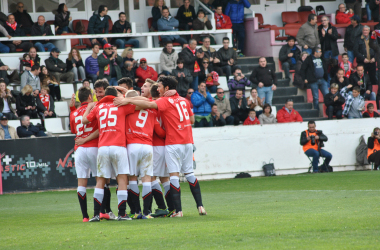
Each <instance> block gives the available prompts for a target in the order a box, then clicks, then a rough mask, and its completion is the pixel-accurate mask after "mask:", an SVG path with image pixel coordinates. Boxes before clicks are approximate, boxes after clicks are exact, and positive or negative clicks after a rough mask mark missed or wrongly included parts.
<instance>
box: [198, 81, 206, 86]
mask: <svg viewBox="0 0 380 250" xmlns="http://www.w3.org/2000/svg"><path fill="white" fill-rule="evenodd" d="M202 83H204V84H206V83H205V82H204V81H203V82H202V81H201V82H199V83H198V86H200V85H201V84H202Z"/></svg>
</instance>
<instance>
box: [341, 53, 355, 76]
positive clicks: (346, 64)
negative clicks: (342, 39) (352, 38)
mask: <svg viewBox="0 0 380 250" xmlns="http://www.w3.org/2000/svg"><path fill="white" fill-rule="evenodd" d="M339 67H340V68H341V69H343V74H344V76H345V77H347V78H350V76H351V73H352V72H353V71H354V68H353V67H352V63H351V62H350V61H349V58H348V54H347V53H343V54H342V62H340V63H339Z"/></svg>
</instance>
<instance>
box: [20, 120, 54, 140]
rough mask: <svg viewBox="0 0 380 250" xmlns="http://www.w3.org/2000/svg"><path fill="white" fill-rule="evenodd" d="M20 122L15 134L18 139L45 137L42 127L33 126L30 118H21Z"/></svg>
mask: <svg viewBox="0 0 380 250" xmlns="http://www.w3.org/2000/svg"><path fill="white" fill-rule="evenodd" d="M20 121H21V126H20V127H17V134H18V136H19V137H20V138H26V137H42V136H47V135H46V134H45V132H44V130H43V129H44V128H43V126H42V125H40V124H37V125H36V126H34V125H33V124H32V123H31V122H30V117H29V116H28V115H23V116H21V118H20Z"/></svg>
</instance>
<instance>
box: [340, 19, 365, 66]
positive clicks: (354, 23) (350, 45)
mask: <svg viewBox="0 0 380 250" xmlns="http://www.w3.org/2000/svg"><path fill="white" fill-rule="evenodd" d="M362 33H363V25H361V24H360V18H359V16H358V15H354V16H353V17H351V25H349V26H348V27H347V28H346V33H345V35H344V43H343V47H344V50H345V51H346V52H347V54H348V60H349V61H350V62H351V63H354V59H355V56H354V43H355V41H356V40H357V39H359V38H360V37H361V35H362Z"/></svg>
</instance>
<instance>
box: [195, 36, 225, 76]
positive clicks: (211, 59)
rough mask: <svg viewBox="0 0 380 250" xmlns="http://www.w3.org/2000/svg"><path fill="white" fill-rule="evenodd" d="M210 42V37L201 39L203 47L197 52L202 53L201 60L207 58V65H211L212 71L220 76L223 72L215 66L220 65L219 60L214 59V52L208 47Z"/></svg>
mask: <svg viewBox="0 0 380 250" xmlns="http://www.w3.org/2000/svg"><path fill="white" fill-rule="evenodd" d="M210 43H211V40H210V37H205V38H203V45H202V47H201V48H200V49H198V51H199V52H203V53H204V56H203V58H207V59H208V60H209V63H210V64H209V65H211V66H212V67H213V68H214V70H215V71H216V72H217V73H218V74H219V76H222V74H223V70H222V69H221V68H219V67H217V64H219V63H220V60H219V59H218V58H217V57H216V54H217V52H216V50H215V49H214V48H213V47H211V46H210Z"/></svg>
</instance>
